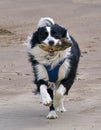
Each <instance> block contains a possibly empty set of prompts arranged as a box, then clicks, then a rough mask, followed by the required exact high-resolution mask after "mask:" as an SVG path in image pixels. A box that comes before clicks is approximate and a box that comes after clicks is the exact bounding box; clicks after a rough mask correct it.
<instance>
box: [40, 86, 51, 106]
mask: <svg viewBox="0 0 101 130" xmlns="http://www.w3.org/2000/svg"><path fill="white" fill-rule="evenodd" d="M40 96H41V102H42V103H43V104H44V105H45V106H50V105H51V103H52V99H51V97H50V95H49V93H48V91H47V86H46V85H45V84H42V85H40Z"/></svg>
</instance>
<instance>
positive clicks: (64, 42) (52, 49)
mask: <svg viewBox="0 0 101 130" xmlns="http://www.w3.org/2000/svg"><path fill="white" fill-rule="evenodd" d="M70 46H72V41H69V40H68V39H66V38H62V39H61V40H59V42H58V43H57V45H55V46H50V45H47V44H45V43H43V42H42V43H41V44H40V45H39V47H40V48H41V49H42V50H44V51H46V52H48V54H49V55H50V56H54V55H55V54H56V52H57V51H63V50H65V49H67V48H69V47H70Z"/></svg>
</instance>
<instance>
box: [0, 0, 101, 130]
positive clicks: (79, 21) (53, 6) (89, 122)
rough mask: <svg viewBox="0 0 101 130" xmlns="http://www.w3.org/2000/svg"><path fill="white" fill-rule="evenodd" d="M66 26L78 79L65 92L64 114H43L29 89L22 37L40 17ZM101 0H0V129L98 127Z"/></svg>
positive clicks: (45, 111)
mask: <svg viewBox="0 0 101 130" xmlns="http://www.w3.org/2000/svg"><path fill="white" fill-rule="evenodd" d="M44 16H49V17H52V18H53V19H54V20H55V21H56V23H58V24H60V25H62V26H64V27H66V28H68V31H69V33H70V34H71V35H73V36H74V38H75V39H76V40H77V41H78V43H79V46H80V48H81V52H82V55H81V59H80V64H79V68H78V74H77V78H76V80H75V83H74V84H73V87H72V88H71V90H70V92H69V95H68V96H66V97H65V107H66V109H67V111H66V112H65V113H59V112H58V115H59V118H58V119H56V120H48V119H46V117H45V116H46V115H47V114H48V108H47V107H45V106H43V105H42V104H40V103H39V96H38V95H34V94H33V93H32V92H33V90H34V88H35V85H33V83H32V80H33V74H32V68H31V66H30V63H29V62H28V56H27V48H26V46H25V45H24V44H23V43H24V41H25V40H26V38H27V36H28V35H29V34H30V33H32V32H33V31H34V30H35V29H36V28H37V22H38V20H39V18H40V17H44ZM100 40H101V1H100V0H68V1H66V0H62V1H61V0H51V1H47V0H44V1H42V0H37V1H36V0H15V1H12V0H3V1H0V130H47V129H48V130H60V129H63V130H100V129H101V44H100Z"/></svg>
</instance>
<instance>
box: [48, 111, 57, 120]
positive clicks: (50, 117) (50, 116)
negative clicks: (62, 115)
mask: <svg viewBox="0 0 101 130" xmlns="http://www.w3.org/2000/svg"><path fill="white" fill-rule="evenodd" d="M56 118H58V115H57V114H56V112H55V111H50V112H49V114H48V116H47V119H56Z"/></svg>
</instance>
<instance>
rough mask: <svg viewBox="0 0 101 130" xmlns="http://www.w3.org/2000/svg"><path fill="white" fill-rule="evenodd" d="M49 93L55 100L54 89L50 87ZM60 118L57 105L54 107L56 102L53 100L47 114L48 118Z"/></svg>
mask: <svg viewBox="0 0 101 130" xmlns="http://www.w3.org/2000/svg"><path fill="white" fill-rule="evenodd" d="M48 93H49V94H50V96H51V98H52V100H53V96H54V95H53V90H51V89H48ZM56 118H58V115H57V114H56V111H55V107H54V104H53V102H52V104H51V106H50V108H49V113H48V115H47V119H56Z"/></svg>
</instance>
